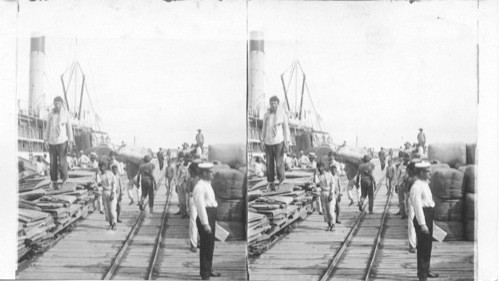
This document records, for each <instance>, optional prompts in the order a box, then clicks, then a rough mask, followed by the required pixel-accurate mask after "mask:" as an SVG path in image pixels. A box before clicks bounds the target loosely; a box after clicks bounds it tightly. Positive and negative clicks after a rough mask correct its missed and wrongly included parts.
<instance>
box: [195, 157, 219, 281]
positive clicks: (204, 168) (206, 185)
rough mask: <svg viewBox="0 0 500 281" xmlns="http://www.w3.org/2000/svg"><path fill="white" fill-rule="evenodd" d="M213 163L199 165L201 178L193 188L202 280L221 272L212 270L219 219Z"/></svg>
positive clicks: (217, 275)
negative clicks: (213, 182)
mask: <svg viewBox="0 0 500 281" xmlns="http://www.w3.org/2000/svg"><path fill="white" fill-rule="evenodd" d="M212 167H213V164H212V163H201V164H199V165H198V169H199V173H200V180H199V181H198V182H197V183H196V185H195V187H194V190H193V199H194V204H195V205H196V210H197V211H198V217H197V218H196V225H197V227H198V234H199V235H200V276H201V279H202V280H210V277H219V276H221V274H220V273H216V272H214V271H213V270H212V260H213V256H214V245H215V220H216V219H217V206H218V204H217V201H216V200H215V193H214V190H213V189H212V184H211V181H212V180H213V178H214V172H213V170H212Z"/></svg>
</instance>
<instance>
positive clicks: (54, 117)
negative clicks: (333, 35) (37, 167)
mask: <svg viewBox="0 0 500 281" xmlns="http://www.w3.org/2000/svg"><path fill="white" fill-rule="evenodd" d="M73 144H74V141H73V128H72V127H71V114H70V113H69V112H68V111H67V110H66V109H65V108H64V105H63V99H62V98H61V97H60V96H57V97H55V98H54V109H52V111H51V112H50V113H49V115H48V117H47V129H46V130H45V136H44V146H45V149H46V150H48V151H49V155H50V180H51V181H52V184H51V187H52V188H54V189H57V188H58V187H57V178H58V173H59V171H60V172H61V179H62V183H63V184H64V183H65V182H66V179H67V178H68V161H67V158H66V156H67V154H68V152H69V151H71V149H72V148H73Z"/></svg>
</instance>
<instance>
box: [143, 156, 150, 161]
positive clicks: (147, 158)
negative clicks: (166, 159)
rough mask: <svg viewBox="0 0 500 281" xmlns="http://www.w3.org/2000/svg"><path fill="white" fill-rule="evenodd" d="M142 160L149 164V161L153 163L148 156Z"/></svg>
mask: <svg viewBox="0 0 500 281" xmlns="http://www.w3.org/2000/svg"><path fill="white" fill-rule="evenodd" d="M142 160H144V162H149V161H151V156H149V155H146V156H144V158H143V159H142Z"/></svg>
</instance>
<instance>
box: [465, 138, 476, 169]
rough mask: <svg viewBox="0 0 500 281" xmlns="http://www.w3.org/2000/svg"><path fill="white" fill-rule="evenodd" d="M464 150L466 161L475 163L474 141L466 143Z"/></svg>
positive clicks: (470, 163) (471, 163)
mask: <svg viewBox="0 0 500 281" xmlns="http://www.w3.org/2000/svg"><path fill="white" fill-rule="evenodd" d="M465 151H466V163H467V164H469V165H474V164H476V144H475V143H472V144H466V145H465Z"/></svg>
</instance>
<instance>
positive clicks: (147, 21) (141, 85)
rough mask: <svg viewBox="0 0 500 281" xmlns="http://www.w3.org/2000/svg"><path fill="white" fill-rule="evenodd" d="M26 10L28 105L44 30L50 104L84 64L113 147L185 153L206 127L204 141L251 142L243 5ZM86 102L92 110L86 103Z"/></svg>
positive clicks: (32, 6) (118, 4) (22, 19)
mask: <svg viewBox="0 0 500 281" xmlns="http://www.w3.org/2000/svg"><path fill="white" fill-rule="evenodd" d="M42 3H43V4H42ZM20 11H21V12H20V13H19V27H18V28H19V35H20V37H19V42H18V44H19V50H18V80H17V82H18V83H17V87H18V98H20V99H21V100H24V101H27V100H28V91H29V90H28V89H29V88H28V81H29V52H30V36H31V34H32V33H33V32H38V33H42V34H45V36H46V39H45V44H46V65H47V67H46V75H47V78H46V80H45V90H46V93H47V98H46V100H45V103H46V104H51V103H52V100H53V98H54V97H55V96H56V95H61V96H63V91H62V86H61V81H60V75H61V74H62V73H63V72H64V71H66V69H67V68H68V66H69V65H70V63H71V62H72V61H73V60H74V59H77V60H78V61H79V62H80V64H81V66H82V68H83V70H84V72H85V74H86V79H87V82H88V86H89V91H90V96H91V99H92V103H93V105H94V106H95V108H96V111H97V112H98V114H99V116H100V119H101V120H102V128H101V129H102V130H104V131H106V132H108V133H109V134H110V136H111V140H112V142H113V143H115V144H119V143H120V142H121V141H122V140H124V141H125V142H126V143H129V144H131V143H133V140H134V133H135V135H136V136H137V139H136V143H137V145H141V146H147V147H151V148H153V149H154V150H156V149H158V147H160V146H161V147H177V146H180V144H181V143H182V142H185V141H186V142H188V143H194V142H195V141H194V136H195V134H196V133H197V132H196V130H197V129H199V128H200V129H202V130H203V132H204V135H205V141H206V143H228V142H244V141H245V136H246V135H245V126H246V118H245V113H244V112H245V108H246V101H245V93H246V66H245V62H246V30H247V26H246V8H245V4H244V2H231V1H229V2H224V3H223V4H220V3H218V2H217V1H206V2H200V3H197V2H172V3H168V4H167V3H166V2H163V1H143V2H141V3H140V4H139V3H138V2H137V1H107V2H104V1H85V2H81V1H68V0H64V1H63V0H52V1H49V2H46V3H45V2H34V3H33V2H27V1H26V2H21V5H20ZM78 93H79V92H78ZM69 99H70V107H72V101H73V100H74V95H73V94H70V97H69ZM77 104H78V103H77ZM83 104H84V106H86V107H87V108H90V107H89V102H88V99H87V97H84V102H83Z"/></svg>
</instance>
